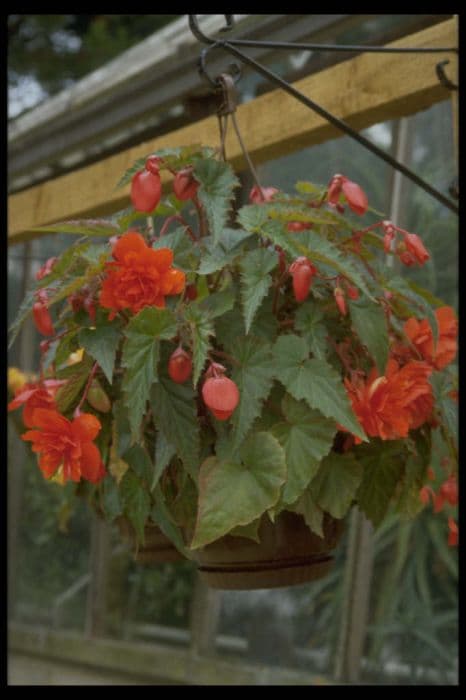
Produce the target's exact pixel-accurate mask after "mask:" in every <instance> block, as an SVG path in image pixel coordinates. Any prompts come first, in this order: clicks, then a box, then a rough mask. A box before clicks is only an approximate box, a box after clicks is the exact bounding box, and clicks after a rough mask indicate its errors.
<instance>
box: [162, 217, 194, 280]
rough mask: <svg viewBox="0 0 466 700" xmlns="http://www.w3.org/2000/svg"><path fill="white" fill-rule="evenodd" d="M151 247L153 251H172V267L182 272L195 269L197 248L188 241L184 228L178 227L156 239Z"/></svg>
mask: <svg viewBox="0 0 466 700" xmlns="http://www.w3.org/2000/svg"><path fill="white" fill-rule="evenodd" d="M152 247H153V248H154V249H155V250H157V249H159V248H170V250H172V251H173V266H174V267H176V268H179V269H180V270H183V271H184V272H190V271H191V270H194V269H195V267H196V264H197V259H198V257H199V248H198V246H197V245H195V244H194V243H193V241H192V240H191V239H190V237H189V236H188V234H187V233H186V230H185V227H184V226H179V227H177V228H176V229H174V230H173V231H170V233H166V234H165V235H164V236H162V237H161V238H157V240H156V241H155V242H154V243H153V246H152Z"/></svg>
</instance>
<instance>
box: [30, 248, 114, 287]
mask: <svg viewBox="0 0 466 700" xmlns="http://www.w3.org/2000/svg"><path fill="white" fill-rule="evenodd" d="M90 246H91V241H90V240H85V241H77V242H76V243H75V244H74V245H70V246H69V247H68V248H67V249H66V250H65V251H64V252H63V253H62V254H61V255H60V257H59V258H58V260H56V261H55V263H54V266H53V269H52V271H51V272H50V274H48V275H46V276H45V277H44V278H43V279H41V280H39V281H38V282H37V287H48V286H49V285H50V284H51V282H54V281H55V280H60V279H61V278H63V277H64V276H65V274H66V273H67V272H68V271H69V269H70V268H72V267H74V266H75V264H76V261H77V260H78V259H79V258H80V257H81V256H82V255H83V254H84V253H85V252H86V251H87V250H88V249H89V248H90ZM108 252H110V249H108Z"/></svg>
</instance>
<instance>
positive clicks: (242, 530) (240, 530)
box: [228, 518, 261, 543]
mask: <svg viewBox="0 0 466 700" xmlns="http://www.w3.org/2000/svg"><path fill="white" fill-rule="evenodd" d="M260 522H261V519H260V518H257V520H253V521H252V523H249V524H248V525H238V526H237V527H234V528H233V530H231V531H230V532H229V533H228V534H229V535H232V537H245V538H246V539H248V540H253V541H254V542H258V543H259V542H260V538H259V525H260Z"/></svg>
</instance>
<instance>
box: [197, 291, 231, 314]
mask: <svg viewBox="0 0 466 700" xmlns="http://www.w3.org/2000/svg"><path fill="white" fill-rule="evenodd" d="M235 301H236V295H235V290H234V288H233V286H229V287H227V288H226V289H222V291H220V292H214V293H213V294H209V295H208V296H206V297H205V298H204V299H202V301H200V302H199V303H198V306H199V309H200V310H201V311H202V312H204V313H207V314H208V316H209V318H211V319H213V318H217V316H223V315H224V314H226V313H227V312H228V311H230V310H231V309H232V308H233V307H234V305H235Z"/></svg>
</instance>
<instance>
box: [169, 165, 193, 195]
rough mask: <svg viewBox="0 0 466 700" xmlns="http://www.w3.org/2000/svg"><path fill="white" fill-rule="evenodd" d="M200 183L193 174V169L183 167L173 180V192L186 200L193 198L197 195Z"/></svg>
mask: <svg viewBox="0 0 466 700" xmlns="http://www.w3.org/2000/svg"><path fill="white" fill-rule="evenodd" d="M198 187H199V183H198V181H197V180H196V179H195V178H194V176H193V169H192V167H190V168H183V170H179V171H178V172H177V173H176V175H175V179H174V181H173V192H174V194H175V197H176V198H177V199H179V200H180V201H182V202H184V201H186V200H188V199H193V198H194V197H195V196H196V192H197V190H198Z"/></svg>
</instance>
